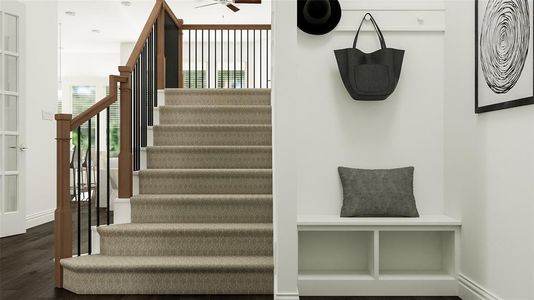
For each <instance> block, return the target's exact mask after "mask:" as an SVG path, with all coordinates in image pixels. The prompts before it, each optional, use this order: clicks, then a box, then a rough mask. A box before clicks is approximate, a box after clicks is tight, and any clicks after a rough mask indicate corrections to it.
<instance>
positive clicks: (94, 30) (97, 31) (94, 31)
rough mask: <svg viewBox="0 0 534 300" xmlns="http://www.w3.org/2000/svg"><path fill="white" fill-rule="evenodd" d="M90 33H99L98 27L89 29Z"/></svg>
mask: <svg viewBox="0 0 534 300" xmlns="http://www.w3.org/2000/svg"><path fill="white" fill-rule="evenodd" d="M91 32H92V33H100V29H93V30H91Z"/></svg>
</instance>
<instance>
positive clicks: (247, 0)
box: [196, 0, 261, 12]
mask: <svg viewBox="0 0 534 300" xmlns="http://www.w3.org/2000/svg"><path fill="white" fill-rule="evenodd" d="M212 1H213V3H209V4H204V5H200V6H197V7H196V8H202V7H208V6H213V5H219V4H220V5H224V6H226V7H228V8H229V9H230V10H231V11H233V12H238V11H239V8H238V7H237V6H235V5H234V4H261V0H212Z"/></svg>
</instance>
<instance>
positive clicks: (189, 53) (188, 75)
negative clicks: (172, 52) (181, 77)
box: [187, 30, 192, 88]
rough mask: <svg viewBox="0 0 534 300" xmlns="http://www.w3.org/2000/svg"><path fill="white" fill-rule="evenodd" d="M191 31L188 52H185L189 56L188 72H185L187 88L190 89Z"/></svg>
mask: <svg viewBox="0 0 534 300" xmlns="http://www.w3.org/2000/svg"><path fill="white" fill-rule="evenodd" d="M191 42H192V41H191V30H189V52H187V56H189V66H188V70H189V71H188V72H187V78H188V82H189V83H188V84H187V87H188V88H191Z"/></svg>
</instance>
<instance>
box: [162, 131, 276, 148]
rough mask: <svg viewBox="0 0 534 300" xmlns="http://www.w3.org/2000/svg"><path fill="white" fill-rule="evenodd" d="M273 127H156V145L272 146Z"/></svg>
mask: <svg viewBox="0 0 534 300" xmlns="http://www.w3.org/2000/svg"><path fill="white" fill-rule="evenodd" d="M271 136H272V134H271V128H229V129H195V128H191V127H186V128H174V127H171V128H167V127H160V126H156V127H155V128H154V145H155V146H270V145H271Z"/></svg>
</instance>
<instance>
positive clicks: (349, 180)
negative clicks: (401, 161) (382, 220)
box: [338, 167, 419, 217]
mask: <svg viewBox="0 0 534 300" xmlns="http://www.w3.org/2000/svg"><path fill="white" fill-rule="evenodd" d="M338 171H339V177H340V178H341V185H342V186H343V207H342V208H341V217H419V213H418V212H417V207H416V205H415V197H414V195H413V172H414V168H413V167H407V168H398V169H390V170H364V169H352V168H345V167H339V168H338Z"/></svg>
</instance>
